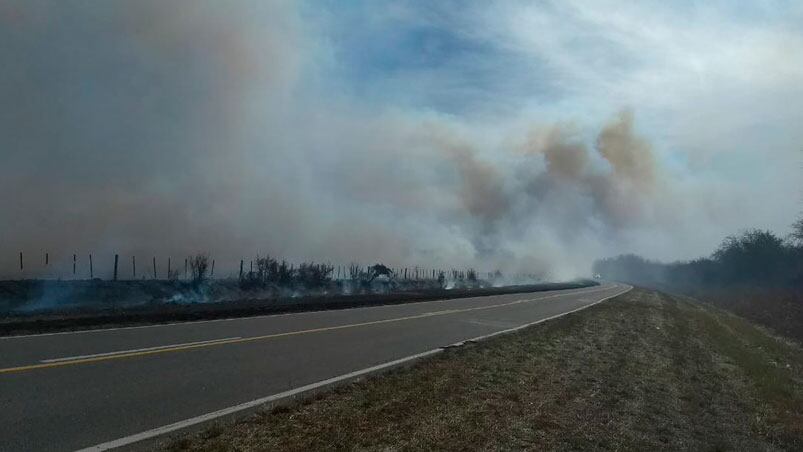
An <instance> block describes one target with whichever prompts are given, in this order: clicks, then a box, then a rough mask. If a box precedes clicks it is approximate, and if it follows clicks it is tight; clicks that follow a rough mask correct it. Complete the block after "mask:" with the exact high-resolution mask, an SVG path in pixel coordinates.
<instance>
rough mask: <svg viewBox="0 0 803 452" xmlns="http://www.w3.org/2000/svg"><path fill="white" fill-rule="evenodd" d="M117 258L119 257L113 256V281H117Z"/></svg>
mask: <svg viewBox="0 0 803 452" xmlns="http://www.w3.org/2000/svg"><path fill="white" fill-rule="evenodd" d="M119 257H120V256H118V255H117V254H115V255H114V280H115V281H117V259H118V258H119Z"/></svg>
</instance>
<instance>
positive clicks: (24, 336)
mask: <svg viewBox="0 0 803 452" xmlns="http://www.w3.org/2000/svg"><path fill="white" fill-rule="evenodd" d="M615 287H616V286H615V285H612V286H588V287H580V288H577V289H553V290H545V291H544V292H545V293H549V292H563V293H567V294H572V293H586V292H595V291H599V290H605V289H613V288H615ZM584 289H591V290H584ZM525 293H538V292H519V293H516V292H514V293H509V294H504V293H503V294H496V295H477V296H474V297H462V298H443V299H439V300H424V301H411V302H409V303H407V302H403V303H388V304H380V305H375V306H372V305H367V306H358V307H355V308H344V309H320V310H317V311H299V312H285V313H281V314H263V315H254V316H245V317H228V318H225V319H209V320H189V321H186V322H172V323H155V324H152V325H136V326H118V327H113V328H94V329H88V330H77V331H57V332H53V333H37V334H18V335H15V336H0V341H3V340H9V339H28V338H37V337H47V336H62V335H67V334H89V333H103V332H106V331H119V330H139V329H144V328H161V327H168V326H181V325H197V324H199V323H214V322H232V321H236V320H242V321H245V320H250V319H264V318H267V317H285V316H290V315H307V314H320V313H322V312H339V311H349V310H352V309H366V308H369V309H378V308H395V307H399V306H408V305H415V304H421V303H445V302H448V301H460V300H472V299H476V298H486V297H501V296H505V295H522V294H525ZM544 298H550V297H544ZM539 299H540V298H539Z"/></svg>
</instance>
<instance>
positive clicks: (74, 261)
mask: <svg viewBox="0 0 803 452" xmlns="http://www.w3.org/2000/svg"><path fill="white" fill-rule="evenodd" d="M77 260H78V256H76V255H75V254H73V255H72V276H73V278H75V263H76V261H77Z"/></svg>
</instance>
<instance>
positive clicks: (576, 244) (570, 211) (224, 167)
mask: <svg viewBox="0 0 803 452" xmlns="http://www.w3.org/2000/svg"><path fill="white" fill-rule="evenodd" d="M304 5H305V6H300V4H299V3H296V2H283V1H277V2H251V1H240V2H227V3H226V4H225V5H224V4H222V3H219V2H211V1H210V2H205V1H199V2H191V3H190V2H170V1H168V2H164V1H146V2H141V1H137V2H133V1H108V2H103V3H99V4H93V5H92V6H91V7H89V6H86V5H79V4H74V3H73V2H49V1H25V2H23V1H9V0H5V1H3V0H0V63H2V65H3V67H4V68H7V69H4V70H3V71H0V153H1V154H2V165H0V212H1V213H2V216H3V219H2V221H0V278H15V277H19V276H20V272H19V270H18V268H17V253H18V252H19V251H24V252H25V253H26V256H29V257H28V259H27V260H28V264H29V265H28V266H27V267H28V268H27V270H26V273H25V274H24V276H26V277H31V276H53V277H57V276H64V277H68V276H70V275H69V274H70V271H69V269H71V265H72V254H73V253H78V255H79V259H80V260H81V263H82V265H80V267H79V268H81V269H83V271H84V272H85V271H86V255H87V254H88V253H90V252H91V253H93V254H94V255H95V256H96V260H97V263H96V269H97V270H96V276H101V277H106V276H108V274H109V272H110V268H111V267H110V264H109V262H111V260H112V259H113V258H112V256H113V255H114V254H115V253H118V254H120V255H121V256H122V259H123V262H126V263H127V262H128V259H129V258H130V256H131V255H136V256H138V259H141V260H142V262H150V257H151V256H157V257H159V265H160V267H162V266H164V265H166V263H165V259H166V257H167V256H173V259H174V262H175V261H176V260H178V261H179V262H181V260H182V259H183V257H184V256H187V255H189V254H194V253H196V252H198V251H205V252H209V253H210V254H211V255H212V256H213V257H215V258H216V259H217V261H218V270H217V272H216V274H218V275H224V274H230V273H233V272H234V271H236V266H237V265H238V264H239V260H240V259H241V258H245V259H249V258H250V257H253V256H254V255H255V254H256V253H261V254H262V255H264V254H271V255H276V256H280V257H286V258H288V259H291V260H302V259H315V260H317V261H331V262H337V263H346V262H350V261H358V262H365V263H373V262H376V261H382V262H385V263H387V264H389V265H426V266H430V267H435V266H447V265H455V266H456V265H461V266H463V265H465V266H474V267H476V268H478V269H480V270H486V269H495V268H501V269H502V270H503V271H510V272H525V273H546V274H549V275H550V276H551V277H552V278H556V279H560V278H570V277H574V276H577V275H583V274H587V273H588V271H589V270H590V266H591V263H592V262H593V260H594V259H595V258H597V257H601V256H604V255H608V254H613V253H619V252H623V251H629V250H639V251H640V252H642V253H644V254H646V255H648V256H651V257H659V258H660V257H666V258H678V257H690V256H693V255H695V254H700V253H703V254H704V253H705V252H706V251H708V249H704V250H702V251H697V250H699V249H700V247H701V246H703V247H705V246H709V243H710V246H714V244H715V243H716V242H715V241H716V240H718V239H719V238H720V237H721V236H722V235H723V234H722V232H723V231H724V232H725V233H727V232H729V231H730V228H731V227H732V226H733V225H732V224H729V223H728V221H727V220H721V219H717V218H714V217H716V215H711V214H709V212H716V211H717V209H728V208H729V206H730V205H731V204H732V203H733V202H734V197H733V196H731V195H729V194H728V193H727V190H726V189H721V188H718V187H713V188H712V187H710V186H707V185H706V183H705V182H701V181H700V180H698V179H696V178H694V177H690V178H689V177H686V178H683V179H682V180H676V179H678V178H676V177H674V176H673V174H674V173H671V172H670V171H669V170H668V169H667V168H666V165H665V162H664V160H665V159H663V158H661V157H660V156H659V155H658V154H657V153H656V151H655V150H654V148H653V146H652V145H651V144H650V141H649V139H648V135H647V134H646V133H643V132H640V113H639V112H640V108H642V106H641V105H632V104H627V105H621V104H617V105H613V106H611V108H610V111H609V112H608V114H607V118H608V119H606V120H602V121H596V122H594V123H593V124H592V125H588V124H583V125H577V124H573V123H569V122H565V121H564V120H563V119H561V120H558V119H554V120H553V119H550V118H544V117H535V116H532V115H530V114H528V113H527V112H526V111H520V112H517V113H508V112H506V113H505V115H508V116H507V117H506V119H500V118H498V117H495V118H494V119H493V120H487V121H486V120H484V118H481V117H478V116H470V115H465V116H464V115H460V114H451V113H442V112H439V111H438V109H433V108H418V107H416V106H408V105H404V104H394V103H392V102H389V101H388V102H377V101H375V100H372V101H370V102H369V101H368V100H366V99H363V98H362V97H363V96H360V95H359V93H354V92H352V91H350V90H349V89H348V88H347V87H344V86H343V84H341V83H339V82H338V81H337V77H338V76H342V73H343V72H344V71H345V69H344V66H345V64H343V63H342V62H341V60H342V59H343V58H345V57H344V56H343V55H342V52H340V51H339V50H338V49H337V48H335V47H333V45H332V44H331V42H330V41H331V39H330V38H329V37H327V36H321V34H322V32H321V31H320V28H325V27H323V26H322V25H321V22H323V21H325V19H321V17H320V15H316V14H315V11H314V8H311V7H309V5H306V4H304ZM367 26H368V25H367ZM425 44H426V43H425ZM364 45H366V46H367V45H368V44H367V43H366V44H364ZM388 64H390V63H388ZM461 64H463V63H461ZM338 74H340V75H338ZM416 80H417V81H418V82H419V83H420V86H426V85H427V84H428V83H429V82H427V80H421V79H416ZM368 83H369V82H367V81H366V82H365V83H364V84H368ZM418 86H419V85H417V86H416V87H413V88H415V89H418ZM500 103H501V100H500ZM617 111H619V112H617ZM478 118H480V119H478ZM701 193H707V194H710V196H705V197H704V196H700V194H701ZM729 218H730V217H729ZM720 221H721V222H720ZM700 230H703V231H704V232H702V233H699V231H700ZM690 231H697V232H698V234H696V236H695V237H696V238H694V239H692V240H684V238H683V237H684V236H686V235H687V234H688V233H689V232H690ZM45 251H47V252H49V253H50V256H52V257H51V260H52V264H53V265H52V266H51V267H49V268H48V269H43V268H42V266H41V262H39V261H41V260H42V258H41V256H42V255H43V253H44V252H45ZM124 268H126V271H127V267H124ZM161 272H163V269H161V268H160V273H161ZM121 273H122V272H121Z"/></svg>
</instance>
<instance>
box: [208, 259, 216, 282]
mask: <svg viewBox="0 0 803 452" xmlns="http://www.w3.org/2000/svg"><path fill="white" fill-rule="evenodd" d="M214 276H215V260H214V259H212V270H210V271H209V277H210V278H212V277H214Z"/></svg>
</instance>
